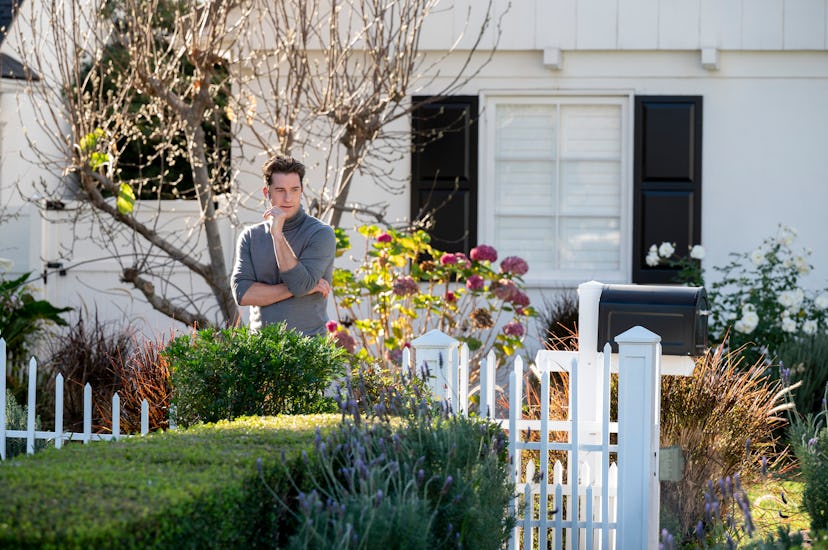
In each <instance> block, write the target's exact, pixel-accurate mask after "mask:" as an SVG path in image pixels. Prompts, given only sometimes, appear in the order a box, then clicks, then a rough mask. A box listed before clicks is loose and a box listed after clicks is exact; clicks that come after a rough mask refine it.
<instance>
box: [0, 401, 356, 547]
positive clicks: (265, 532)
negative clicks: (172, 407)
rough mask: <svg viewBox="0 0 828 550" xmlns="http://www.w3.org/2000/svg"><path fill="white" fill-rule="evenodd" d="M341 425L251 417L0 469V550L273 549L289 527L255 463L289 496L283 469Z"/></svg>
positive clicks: (73, 448) (23, 460) (74, 448)
mask: <svg viewBox="0 0 828 550" xmlns="http://www.w3.org/2000/svg"><path fill="white" fill-rule="evenodd" d="M339 418H340V417H338V416H334V415H312V416H283V417H265V418H259V417H255V418H254V417H251V418H244V419H239V420H236V421H234V422H219V423H217V424H213V425H200V426H196V427H193V428H190V429H187V430H176V431H171V432H166V433H160V434H154V435H151V436H147V437H134V438H129V439H125V440H121V441H118V442H107V443H103V442H101V443H93V444H92V445H91V446H89V447H87V446H84V445H79V444H71V445H69V446H67V447H66V448H64V449H60V450H58V449H47V450H44V451H42V452H40V453H38V454H35V455H34V456H24V457H18V458H15V459H13V460H9V461H6V462H2V463H0V487H2V489H0V548H33V547H36V548H176V549H184V548H233V547H238V548H261V547H269V548H273V547H276V546H278V545H279V543H280V541H282V540H284V537H285V533H279V530H280V528H281V527H283V526H284V525H287V524H289V523H290V522H292V519H291V518H287V517H281V516H280V515H279V514H282V516H284V514H285V512H284V511H282V512H280V508H279V507H278V506H274V499H273V497H272V495H270V494H268V493H267V489H266V488H265V487H264V485H263V484H262V482H261V480H260V479H259V476H258V472H257V468H256V461H257V459H259V458H261V459H262V464H263V470H264V471H265V472H267V473H266V476H267V478H268V484H269V485H270V486H271V487H272V488H274V489H275V490H276V491H277V492H278V493H281V494H282V495H284V496H286V495H287V494H288V492H289V491H290V489H289V487H290V484H289V482H288V480H287V479H286V477H285V472H286V469H285V468H284V467H283V466H284V464H285V463H286V462H288V463H291V462H296V461H298V460H299V456H300V455H301V451H302V450H305V449H311V448H312V445H313V440H314V430H315V428H316V427H317V426H321V427H322V429H323V430H324V431H327V430H328V429H331V428H333V427H334V426H335V424H336V423H337V422H338V420H339ZM277 466H278V467H277ZM287 470H288V471H289V470H294V471H295V470H301V467H299V468H296V467H290V466H289V467H288V468H287Z"/></svg>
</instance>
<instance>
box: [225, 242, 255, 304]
mask: <svg viewBox="0 0 828 550" xmlns="http://www.w3.org/2000/svg"><path fill="white" fill-rule="evenodd" d="M250 239H251V233H250V230H249V229H248V230H246V231H243V232H242V234H241V235H239V239H238V241H237V242H236V261H235V262H234V263H233V273H232V274H231V275H230V289H231V290H232V292H233V299H234V300H235V301H236V304H239V305H241V299H242V296H244V293H245V292H247V291H248V289H249V288H250V287H251V286H253V283H255V282H256V277H255V271H254V270H253V257H252V255H251V253H250Z"/></svg>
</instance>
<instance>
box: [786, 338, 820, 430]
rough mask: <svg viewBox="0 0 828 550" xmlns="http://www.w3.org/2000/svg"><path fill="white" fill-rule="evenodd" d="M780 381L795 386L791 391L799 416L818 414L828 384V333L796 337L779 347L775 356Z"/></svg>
mask: <svg viewBox="0 0 828 550" xmlns="http://www.w3.org/2000/svg"><path fill="white" fill-rule="evenodd" d="M777 357H778V359H779V364H780V370H781V371H782V378H783V380H786V381H787V382H788V383H789V384H791V385H793V384H798V387H797V388H796V390H794V391H793V392H791V395H792V398H793V402H794V404H795V405H796V410H797V412H798V413H799V414H802V415H805V414H808V413H812V414H819V413H820V411H822V407H823V401H822V399H823V394H822V390H823V388H825V386H826V384H828V334H826V333H822V334H814V335H800V336H798V337H796V338H792V339H790V340H789V341H787V342H785V343H783V344H782V346H781V347H780V348H779V354H778V356H777Z"/></svg>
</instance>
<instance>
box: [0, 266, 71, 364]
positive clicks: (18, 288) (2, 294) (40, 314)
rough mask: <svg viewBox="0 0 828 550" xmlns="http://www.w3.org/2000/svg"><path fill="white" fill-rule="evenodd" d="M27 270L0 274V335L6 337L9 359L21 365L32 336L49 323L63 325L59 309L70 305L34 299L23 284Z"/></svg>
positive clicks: (63, 309) (28, 349) (66, 309)
mask: <svg viewBox="0 0 828 550" xmlns="http://www.w3.org/2000/svg"><path fill="white" fill-rule="evenodd" d="M30 276H31V273H25V274H23V275H21V276H20V277H17V278H12V279H6V278H4V277H3V276H2V275H0V338H3V339H5V340H6V353H7V354H8V361H9V363H10V364H11V365H12V366H13V367H14V366H22V365H25V364H26V363H27V361H28V359H29V357H28V354H29V351H30V349H31V346H32V345H33V344H34V341H35V339H36V338H37V337H38V336H39V335H40V334H41V333H42V331H43V330H44V328H45V327H46V326H47V325H48V324H49V323H54V324H56V325H59V326H66V321H65V320H64V319H63V317H61V314H62V313H66V312H67V311H71V310H72V308H70V307H63V308H59V307H55V306H54V305H52V304H51V303H50V302H48V301H47V300H38V299H36V298H35V296H34V289H33V288H32V287H31V285H29V284H27V281H28V280H29V277H30Z"/></svg>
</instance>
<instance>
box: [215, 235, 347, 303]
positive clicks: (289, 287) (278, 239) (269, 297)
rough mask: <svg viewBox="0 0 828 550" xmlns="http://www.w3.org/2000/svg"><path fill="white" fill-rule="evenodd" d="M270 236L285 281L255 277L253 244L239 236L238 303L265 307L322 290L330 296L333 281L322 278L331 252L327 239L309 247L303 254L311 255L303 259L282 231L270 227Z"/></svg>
mask: <svg viewBox="0 0 828 550" xmlns="http://www.w3.org/2000/svg"><path fill="white" fill-rule="evenodd" d="M278 229H281V228H280V227H279V228H278ZM271 237H272V241H273V252H274V254H275V259H276V263H277V266H278V267H279V272H280V274H281V279H282V281H284V282H281V283H274V284H271V283H267V282H262V281H257V280H255V279H254V274H253V273H254V272H253V268H252V262H253V258H252V257H251V253H252V250H251V243H250V241H249V240H246V241H245V240H244V239H240V241H239V243H238V246H237V255H236V263H235V265H234V269H233V275H232V277H231V284H232V286H233V294H234V296H235V298H236V301H237V303H238V304H239V305H240V306H259V307H264V306H269V305H271V304H275V303H277V302H281V301H283V300H287V299H288V298H292V297H294V296H305V295H308V294H313V293H320V294H322V296H323V297H325V298H327V296H328V294H329V293H330V291H331V284H330V283H329V282H328V281H327V280H326V279H324V278H323V275H324V269H325V268H324V264H325V263H326V261H325V260H324V258H323V257H326V256H327V255H328V250H327V248H329V247H328V245H327V243H326V241H325V240H324V239H323V241H322V242H324V243H325V244H322V242H320V244H319V245H316V246H312V247H311V248H310V249H306V250H305V252H304V253H303V254H305V255H307V256H308V258H305V259H304V260H300V259H299V258H297V257H296V254H295V253H294V252H293V250H292V249H291V247H290V245H289V244H288V242H287V241H286V240H285V238H284V236H283V234H282V233H281V231H274V230H273V229H272V228H271ZM248 238H249V236H248ZM331 257H332V253H331ZM302 262H305V263H304V264H303V263H302ZM320 262H321V263H320ZM317 277H318V278H317ZM314 280H315V282H314ZM245 287H246V288H245ZM240 292H242V294H241V295H239V293H240Z"/></svg>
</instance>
